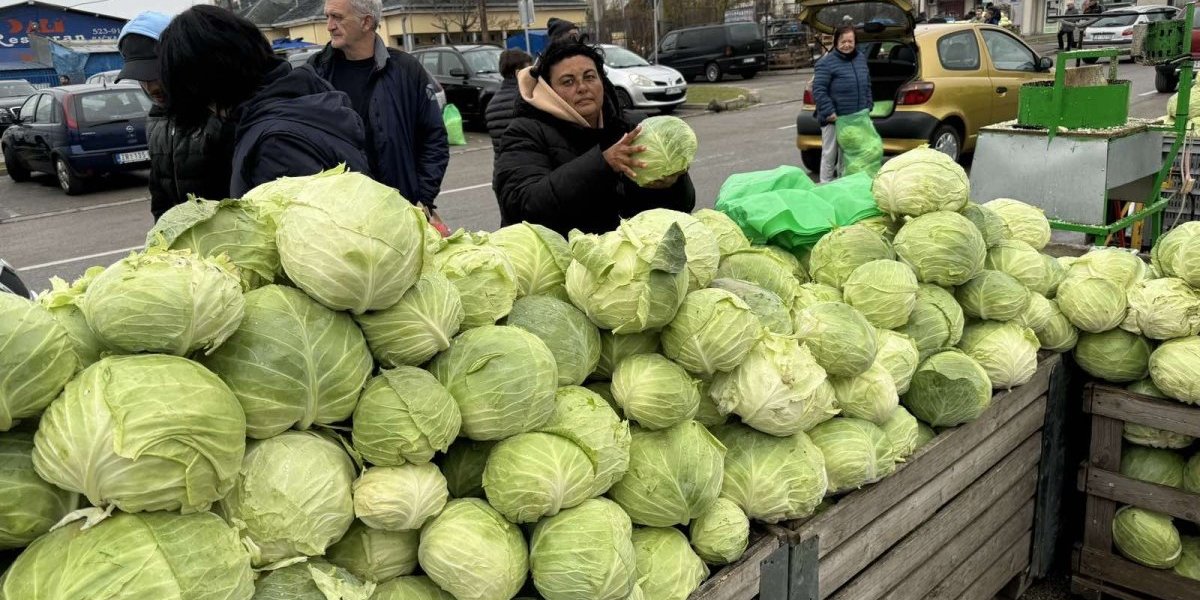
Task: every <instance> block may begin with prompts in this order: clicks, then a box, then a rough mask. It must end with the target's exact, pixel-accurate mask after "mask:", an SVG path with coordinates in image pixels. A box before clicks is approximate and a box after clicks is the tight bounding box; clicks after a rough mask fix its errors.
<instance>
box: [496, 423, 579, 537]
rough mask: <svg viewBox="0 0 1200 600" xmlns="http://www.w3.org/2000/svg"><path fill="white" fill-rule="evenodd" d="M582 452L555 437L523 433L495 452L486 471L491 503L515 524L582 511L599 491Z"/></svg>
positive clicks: (576, 446) (575, 445)
mask: <svg viewBox="0 0 1200 600" xmlns="http://www.w3.org/2000/svg"><path fill="white" fill-rule="evenodd" d="M595 481H596V470H595V468H594V467H593V466H592V461H591V459H589V458H588V455H587V453H585V452H584V450H583V448H581V447H579V445H578V444H576V443H575V442H573V441H571V440H569V439H567V438H564V437H560V436H557V435H553V434H549V433H541V432H533V433H522V434H518V435H515V436H513V437H510V438H508V439H506V440H504V441H502V442H500V443H498V444H496V447H494V448H492V451H491V454H489V455H488V459H487V465H486V466H485V467H484V470H483V489H484V491H485V492H486V493H487V500H488V503H489V504H491V505H492V507H493V508H495V509H496V510H497V511H499V512H500V514H502V515H504V518H506V519H508V520H509V521H512V522H513V523H535V522H537V521H538V520H539V519H541V518H542V517H546V516H553V515H556V514H558V512H559V511H560V510H562V509H564V508H571V507H572V506H578V505H579V503H580V502H583V501H584V500H587V499H588V498H589V497H591V495H592V491H593V490H594V489H595V485H596V483H595Z"/></svg>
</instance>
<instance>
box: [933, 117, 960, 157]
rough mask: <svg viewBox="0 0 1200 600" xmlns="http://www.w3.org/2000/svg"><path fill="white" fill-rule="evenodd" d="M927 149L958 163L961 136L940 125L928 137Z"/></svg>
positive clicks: (955, 130) (953, 130) (956, 131)
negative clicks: (929, 148) (931, 149)
mask: <svg viewBox="0 0 1200 600" xmlns="http://www.w3.org/2000/svg"><path fill="white" fill-rule="evenodd" d="M929 147H931V148H933V149H934V150H937V151H938V152H941V153H943V154H945V155H946V156H949V157H950V158H952V159H954V161H955V162H958V159H959V158H960V157H961V156H962V136H961V135H959V133H958V130H957V129H955V128H953V127H951V126H950V125H946V124H942V125H939V126H938V128H937V129H935V130H933V135H932V136H930V137H929Z"/></svg>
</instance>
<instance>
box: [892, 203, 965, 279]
mask: <svg viewBox="0 0 1200 600" xmlns="http://www.w3.org/2000/svg"><path fill="white" fill-rule="evenodd" d="M895 248H896V255H897V256H899V257H900V261H901V262H904V263H905V264H907V265H909V266H910V267H912V269H913V272H915V273H916V274H917V280H918V281H920V282H921V283H934V284H937V285H943V286H955V285H962V284H964V283H966V282H968V281H970V280H971V278H973V277H975V276H976V275H978V274H979V271H981V270H983V261H984V258H985V257H986V256H987V244H985V243H984V241H983V234H981V233H979V229H977V228H976V227H975V225H974V224H973V223H971V221H969V220H968V219H967V218H966V217H964V216H962V215H960V214H958V213H955V212H946V211H939V212H932V213H928V214H925V215H922V216H920V217H917V218H915V219H913V220H911V221H909V222H908V223H906V224H905V225H904V227H902V228H901V229H900V233H897V234H896V242H895Z"/></svg>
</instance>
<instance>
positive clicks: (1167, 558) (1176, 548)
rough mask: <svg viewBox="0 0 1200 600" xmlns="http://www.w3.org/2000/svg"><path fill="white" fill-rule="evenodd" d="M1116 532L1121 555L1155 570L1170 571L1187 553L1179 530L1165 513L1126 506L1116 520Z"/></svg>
mask: <svg viewBox="0 0 1200 600" xmlns="http://www.w3.org/2000/svg"><path fill="white" fill-rule="evenodd" d="M1112 531H1113V542H1114V543H1115V544H1116V546H1117V550H1119V551H1120V552H1121V554H1124V555H1125V556H1126V557H1128V558H1129V559H1131V560H1133V561H1134V562H1137V563H1139V564H1143V565H1146V566H1147V567H1150V568H1152V569H1170V568H1171V567H1173V566H1175V564H1176V563H1178V562H1179V558H1180V555H1181V554H1182V553H1183V546H1182V542H1181V540H1180V539H1179V530H1178V529H1176V528H1175V524H1174V523H1172V522H1171V517H1169V516H1167V515H1164V514H1160V513H1156V512H1153V511H1149V510H1146V509H1143V508H1137V507H1133V506H1126V507H1124V508H1121V509H1120V510H1118V511H1117V515H1116V517H1115V518H1113V524H1112Z"/></svg>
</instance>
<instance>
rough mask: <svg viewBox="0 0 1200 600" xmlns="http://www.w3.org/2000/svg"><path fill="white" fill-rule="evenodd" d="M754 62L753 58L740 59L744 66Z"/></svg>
mask: <svg viewBox="0 0 1200 600" xmlns="http://www.w3.org/2000/svg"><path fill="white" fill-rule="evenodd" d="M754 60H755V59H754V57H753V56H751V57H750V58H743V59H742V62H743V63H745V64H753V63H754Z"/></svg>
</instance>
